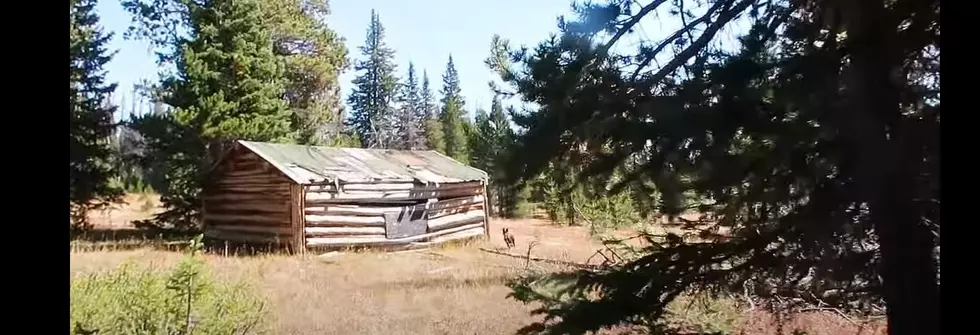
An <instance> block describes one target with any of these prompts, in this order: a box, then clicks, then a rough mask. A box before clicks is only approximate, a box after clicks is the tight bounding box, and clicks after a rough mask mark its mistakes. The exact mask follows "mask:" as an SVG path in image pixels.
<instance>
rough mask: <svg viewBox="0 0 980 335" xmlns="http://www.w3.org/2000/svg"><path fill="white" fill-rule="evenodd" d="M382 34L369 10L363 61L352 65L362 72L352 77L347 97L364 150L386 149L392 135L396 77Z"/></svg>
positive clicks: (379, 22)
mask: <svg viewBox="0 0 980 335" xmlns="http://www.w3.org/2000/svg"><path fill="white" fill-rule="evenodd" d="M384 34H385V30H384V27H383V26H382V25H381V19H380V18H379V17H378V14H377V12H375V11H374V10H371V24H370V25H369V27H368V32H367V38H366V40H365V42H364V46H362V47H361V48H360V50H361V55H363V56H364V57H365V59H364V60H361V61H357V62H356V64H355V65H354V70H355V71H363V73H362V74H361V75H359V76H357V78H354V81H353V83H354V85H356V87H355V88H354V90H353V92H351V94H350V96H349V97H348V103H349V104H350V106H351V109H352V110H353V111H352V113H351V119H350V123H351V126H352V127H353V128H354V130H355V131H356V132H357V134H358V135H360V138H361V145H362V146H364V147H366V148H386V147H388V145H389V142H390V141H391V140H392V138H393V137H394V135H395V127H394V126H395V121H396V120H395V119H394V118H393V114H394V104H393V102H394V99H395V98H396V96H395V95H396V94H397V90H398V78H396V77H395V62H394V59H395V51H394V50H393V49H391V48H389V47H388V46H387V45H386V44H385V41H384Z"/></svg>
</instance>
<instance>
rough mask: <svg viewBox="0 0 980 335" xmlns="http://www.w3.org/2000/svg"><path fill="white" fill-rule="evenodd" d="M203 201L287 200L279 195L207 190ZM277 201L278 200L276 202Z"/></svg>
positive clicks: (286, 197)
mask: <svg viewBox="0 0 980 335" xmlns="http://www.w3.org/2000/svg"><path fill="white" fill-rule="evenodd" d="M203 198H204V200H205V201H269V200H274V199H281V200H288V199H289V197H288V196H283V195H281V194H267V193H224V192H221V193H214V190H209V191H208V195H205V196H204V197H203ZM277 201H278V200H277Z"/></svg>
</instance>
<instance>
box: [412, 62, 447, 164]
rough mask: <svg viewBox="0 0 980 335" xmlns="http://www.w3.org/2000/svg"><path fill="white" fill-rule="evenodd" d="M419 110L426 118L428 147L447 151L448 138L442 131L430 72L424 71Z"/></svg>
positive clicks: (443, 151) (441, 151)
mask: <svg viewBox="0 0 980 335" xmlns="http://www.w3.org/2000/svg"><path fill="white" fill-rule="evenodd" d="M418 109H419V111H420V112H421V113H422V115H423V120H425V121H424V122H425V142H426V148H427V149H429V150H435V151H438V152H440V153H443V154H445V153H446V138H445V135H444V134H443V131H442V122H440V121H439V113H438V111H437V110H436V104H435V95H433V94H432V88H431V87H429V74H428V72H426V71H422V90H421V92H420V93H419V108H418Z"/></svg>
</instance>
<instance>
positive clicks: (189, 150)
mask: <svg viewBox="0 0 980 335" xmlns="http://www.w3.org/2000/svg"><path fill="white" fill-rule="evenodd" d="M124 6H125V7H126V8H127V9H128V10H129V11H130V12H131V13H133V14H134V15H135V17H134V21H135V23H136V25H135V26H134V28H135V32H137V33H140V35H138V36H141V37H148V38H150V39H151V41H152V42H154V43H155V44H156V45H158V46H161V47H164V51H162V52H161V53H160V55H161V60H173V61H175V63H176V73H169V74H164V76H163V77H162V80H161V83H160V86H159V88H158V89H157V94H158V95H159V96H160V97H161V99H162V102H163V103H165V104H167V105H169V106H171V107H172V108H173V110H172V111H171V112H169V113H165V114H162V115H147V116H143V117H141V118H139V119H137V120H136V121H135V122H134V123H133V128H134V129H136V130H138V131H140V132H141V133H142V134H143V136H144V137H145V139H146V141H147V147H148V148H147V149H148V153H147V155H148V156H150V157H149V158H150V159H151V160H153V161H155V162H157V163H158V166H159V167H160V169H162V171H161V173H162V174H163V176H164V180H165V182H164V183H162V185H154V188H155V189H157V190H159V191H160V192H161V200H162V201H163V203H164V204H165V205H166V206H167V207H168V210H167V211H166V212H164V213H162V214H160V215H159V216H157V218H156V219H157V221H158V223H160V224H172V225H174V226H177V227H194V226H195V225H196V224H197V223H198V222H197V220H198V218H199V214H198V213H199V211H200V206H201V204H200V197H199V193H200V191H201V189H202V185H203V182H204V180H206V175H207V173H208V171H209V169H210V168H211V166H212V164H213V163H214V162H215V161H216V159H217V158H218V157H220V156H221V155H222V153H223V152H224V150H225V149H224V147H225V145H226V144H227V143H228V141H232V140H238V139H245V140H253V141H271V142H289V141H292V140H293V139H294V138H295V132H294V131H293V129H292V127H291V125H290V117H291V116H290V113H289V109H288V106H287V105H286V102H285V101H284V100H283V99H282V96H283V93H284V86H283V84H284V83H285V82H286V80H285V78H284V74H283V67H282V64H281V62H280V60H279V58H277V57H276V55H275V53H274V52H273V47H272V46H273V43H272V39H271V36H270V33H269V29H267V28H266V27H265V26H263V25H262V24H261V23H262V22H263V18H262V12H261V11H260V10H259V6H258V4H257V2H256V1H253V0H218V1H212V2H208V3H206V5H204V6H201V5H199V4H197V3H192V2H186V1H183V0H173V1H169V2H166V3H165V6H161V5H159V4H157V3H153V4H152V5H151V4H147V3H143V2H140V0H133V1H126V2H124ZM172 20H177V21H178V22H182V23H183V26H182V27H181V28H182V29H186V30H188V31H189V33H188V34H187V35H186V36H182V37H174V35H172V34H168V33H167V32H168V30H167V29H169V27H170V26H169V25H168V24H165V23H168V22H172ZM178 36H179V35H178Z"/></svg>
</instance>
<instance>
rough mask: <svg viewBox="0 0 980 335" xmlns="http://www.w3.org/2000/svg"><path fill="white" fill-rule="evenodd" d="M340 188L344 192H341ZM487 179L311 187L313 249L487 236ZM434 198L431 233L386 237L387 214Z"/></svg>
mask: <svg viewBox="0 0 980 335" xmlns="http://www.w3.org/2000/svg"><path fill="white" fill-rule="evenodd" d="M338 187H339V192H338ZM485 191H486V188H485V184H484V183H483V182H479V181H477V182H464V183H448V184H441V185H438V186H435V185H421V184H414V183H349V184H341V185H333V184H323V185H309V186H306V189H305V199H306V201H305V204H304V207H305V209H304V213H305V220H306V225H305V238H306V245H307V246H308V247H321V248H322V247H328V248H331V247H334V248H335V247H344V246H391V245H405V244H412V243H419V242H431V243H437V242H447V241H452V240H458V239H466V238H472V237H478V236H485V235H486V234H487V232H486V221H487V215H486V194H485ZM426 202H429V205H428V209H427V214H428V224H427V229H426V233H425V234H422V235H416V236H410V237H405V238H399V239H388V238H386V236H385V219H384V214H385V213H391V212H395V213H397V212H399V211H401V209H402V208H403V207H405V206H412V205H414V204H418V203H426Z"/></svg>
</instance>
